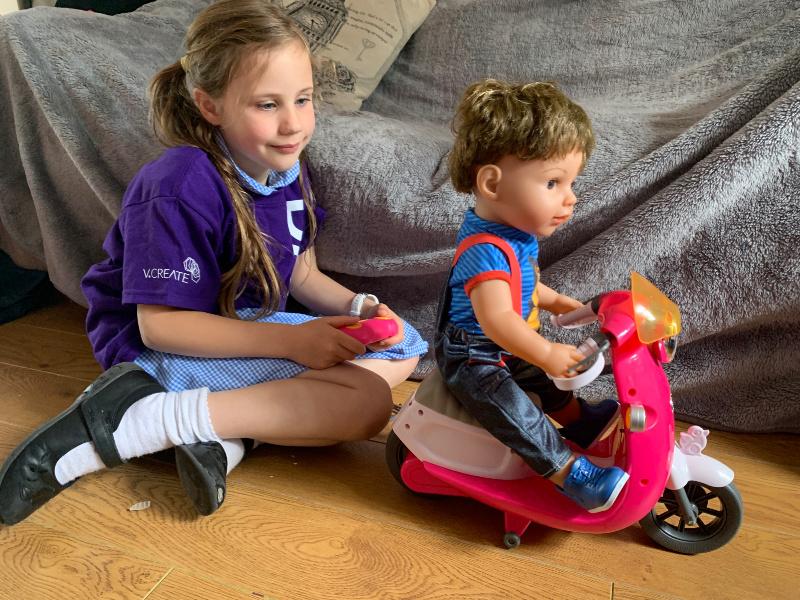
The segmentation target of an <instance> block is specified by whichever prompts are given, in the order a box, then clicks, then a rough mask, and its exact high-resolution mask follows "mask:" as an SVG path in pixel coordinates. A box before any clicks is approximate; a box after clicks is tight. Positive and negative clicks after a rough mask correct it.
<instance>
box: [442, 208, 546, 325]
mask: <svg viewBox="0 0 800 600" xmlns="http://www.w3.org/2000/svg"><path fill="white" fill-rule="evenodd" d="M476 233H491V234H494V235H496V236H498V237H501V238H503V239H504V240H505V241H506V242H508V243H509V244H510V245H511V247H512V248H513V249H514V252H515V253H516V255H517V260H519V267H520V271H521V272H522V301H521V304H520V305H521V306H522V317H523V318H524V319H525V320H526V321H527V322H528V323H529V324H530V326H531V327H533V328H534V329H538V328H539V309H538V308H537V306H538V294H536V293H535V292H536V284H537V283H538V281H539V267H538V264H537V262H536V261H537V259H538V257H539V244H538V242H537V241H536V237H535V236H532V235H529V234H527V233H525V232H524V231H520V230H519V229H515V228H513V227H510V226H508V225H503V224H500V223H494V222H492V221H487V220H485V219H482V218H480V217H479V216H478V215H476V214H475V210H474V209H472V208H470V209H468V210H467V211H466V213H465V214H464V222H463V223H462V225H461V229H459V231H458V236H457V237H456V244H460V243H461V241H462V240H464V239H465V238H466V237H468V236H470V235H474V234H476ZM492 271H495V272H504V273H507V274H508V276H509V277H510V275H511V267H510V266H509V264H508V260H506V257H505V254H503V251H502V250H500V249H499V248H498V247H497V246H494V245H492V244H486V243H482V244H476V245H475V246H473V247H471V248H469V249H468V250H466V251H465V252H464V253H463V254H462V255H461V257H460V258H459V260H458V262H457V263H456V265H455V267H453V270H452V272H451V273H450V281H449V283H448V285H449V287H450V292H451V295H452V296H451V299H450V307H449V309H448V320H449V321H450V323H452V324H453V325H455V326H456V327H460V328H462V329H464V330H466V331H467V332H469V333H473V334H479V335H483V331H482V330H481V327H480V325H479V324H478V321H477V319H476V318H475V311H474V310H473V309H472V303H471V302H470V299H469V293H468V291H467V290H471V289H472V287H473V286H474V285H475V283H476V281H475V280H476V278H478V277H479V276H480V275H482V274H484V273H487V272H492ZM485 278H486V276H484V277H483V278H481V279H483V280H485ZM489 279H502V276H501V275H500V274H499V273H498V276H497V277H492V276H491V275H490V276H489Z"/></svg>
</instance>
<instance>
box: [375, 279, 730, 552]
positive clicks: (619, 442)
mask: <svg viewBox="0 0 800 600" xmlns="http://www.w3.org/2000/svg"><path fill="white" fill-rule="evenodd" d="M594 321H598V322H599V324H600V331H599V333H596V334H594V335H593V336H591V337H590V338H588V339H587V340H586V341H585V342H584V343H583V344H581V345H580V346H579V350H581V352H582V353H583V354H584V356H587V360H586V362H587V363H589V362H591V363H593V364H591V366H590V367H589V368H588V369H587V370H586V371H583V372H581V373H580V374H579V375H577V376H576V377H571V378H559V379H555V380H554V381H555V383H556V385H557V386H559V387H561V388H562V389H575V388H577V387H581V386H583V385H586V384H587V383H589V381H591V380H593V379H594V378H595V377H597V375H599V374H600V372H601V371H602V370H603V366H604V357H603V351H604V350H606V349H609V351H610V355H611V365H612V369H613V373H614V379H615V383H616V388H617V393H618V397H619V402H620V422H619V423H618V426H617V428H616V429H615V430H614V432H613V433H612V434H611V435H609V436H608V437H606V438H605V439H604V440H601V441H598V442H596V443H595V444H594V445H593V446H592V447H590V448H589V449H588V450H582V449H578V448H577V447H575V448H574V449H575V450H576V451H577V452H580V453H583V454H586V455H587V456H589V457H590V459H591V460H592V462H594V463H595V464H598V465H602V466H610V465H612V464H615V465H617V466H618V467H620V468H622V469H624V470H625V471H626V472H627V473H628V475H629V479H628V482H627V484H626V485H625V488H623V490H622V492H621V493H620V495H619V497H618V498H617V500H616V502H615V503H614V504H613V505H612V506H611V508H609V509H608V510H606V511H604V512H598V513H590V512H588V511H586V510H584V509H583V508H581V507H580V506H579V505H578V504H576V503H575V502H573V501H572V500H570V499H569V498H567V497H566V496H564V495H563V494H562V493H560V492H559V491H558V490H557V488H556V486H555V485H554V484H553V483H551V482H550V481H548V480H547V479H545V478H543V477H540V476H539V475H537V474H536V473H534V472H533V471H532V470H531V469H530V468H529V467H528V465H527V464H526V463H525V462H523V460H522V459H521V458H520V457H519V455H517V454H516V453H514V452H513V451H512V450H511V449H510V448H508V447H507V446H505V445H504V444H503V443H502V442H500V441H499V440H497V439H496V438H495V437H493V436H492V435H491V434H489V433H488V432H487V431H486V430H485V429H483V428H482V427H481V426H480V425H479V424H478V422H477V421H476V420H475V419H474V418H473V417H472V416H471V415H469V414H468V413H467V412H466V410H465V409H464V408H463V407H462V406H461V405H460V404H459V403H458V401H457V400H456V399H455V398H453V396H452V395H450V393H449V391H448V390H447V388H446V387H445V385H444V382H443V381H442V379H441V376H440V375H439V372H438V370H435V371H434V372H433V373H432V374H431V375H429V376H428V377H427V378H426V379H425V380H424V381H423V382H422V383H421V384H420V386H419V388H418V389H417V391H416V392H415V394H414V395H413V396H411V398H409V399H408V400H407V401H406V403H405V404H404V405H403V407H402V408H401V410H400V411H399V413H398V415H397V418H396V419H395V422H394V425H393V427H392V432H391V433H390V435H389V438H388V441H387V444H386V459H387V462H388V465H389V469H390V470H391V472H392V474H393V475H394V477H395V478H396V479H397V480H398V481H399V482H400V483H401V484H402V485H404V486H405V487H406V488H408V489H409V490H411V491H413V492H416V493H419V494H434V495H450V496H467V497H470V498H474V499H475V500H478V501H479V502H483V503H484V504H488V505H489V506H493V507H495V508H498V509H499V510H501V511H503V514H504V517H505V532H506V533H505V536H504V538H503V542H504V544H505V546H506V547H507V548H515V547H517V546H519V544H520V536H521V535H522V534H523V533H524V532H525V530H526V529H527V527H528V525H530V523H531V522H532V521H535V522H537V523H541V524H543V525H547V526H548V527H554V528H557V529H564V530H567V531H579V532H589V533H606V532H611V531H617V530H620V529H622V528H624V527H628V526H629V525H632V524H634V523H636V522H639V524H640V525H641V526H642V528H643V529H644V531H645V532H646V533H647V535H649V536H650V537H651V538H652V539H653V540H654V541H655V542H656V543H658V544H660V545H661V546H663V547H665V548H667V549H669V550H673V551H675V552H680V553H683V554H697V553H701V552H708V551H710V550H715V549H717V548H719V547H721V546H723V545H724V544H726V543H727V542H728V541H730V540H731V539H732V538H733V537H734V535H735V534H736V532H737V531H738V529H739V526H740V525H741V522H742V515H743V507H742V501H741V497H740V496H739V492H738V491H737V489H736V487H735V486H734V484H733V471H732V470H731V469H730V468H728V467H727V466H725V465H724V464H722V463H721V462H719V461H718V460H716V459H714V458H711V457H709V456H706V455H704V454H703V453H702V449H703V448H704V447H705V445H706V438H707V436H708V431H707V430H704V429H702V428H700V427H697V426H692V427H690V428H689V430H688V432H686V433H681V435H680V440H679V441H678V443H676V442H675V424H674V416H673V407H672V400H671V395H670V388H669V383H668V381H667V377H666V375H665V374H664V371H663V368H662V363H666V362H669V361H671V360H672V358H673V356H674V355H675V351H676V349H677V342H676V336H677V335H678V333H679V332H680V312H679V311H678V307H677V306H675V304H673V303H672V302H671V301H670V300H669V299H667V297H666V296H664V295H663V294H662V293H661V292H660V291H659V290H658V289H657V288H656V287H655V286H654V285H653V284H652V283H650V282H649V281H647V280H646V279H645V278H644V277H642V276H641V275H639V274H637V273H632V274H631V291H614V292H609V293H606V294H603V295H601V296H598V297H597V298H595V299H594V300H593V301H591V302H590V303H588V304H586V305H584V306H583V307H581V308H579V309H577V310H574V311H572V312H570V313H567V314H563V315H560V316H558V317H554V318H553V322H554V323H555V324H557V325H560V326H563V327H577V326H581V325H586V324H589V323H591V322H594ZM582 362H583V361H582Z"/></svg>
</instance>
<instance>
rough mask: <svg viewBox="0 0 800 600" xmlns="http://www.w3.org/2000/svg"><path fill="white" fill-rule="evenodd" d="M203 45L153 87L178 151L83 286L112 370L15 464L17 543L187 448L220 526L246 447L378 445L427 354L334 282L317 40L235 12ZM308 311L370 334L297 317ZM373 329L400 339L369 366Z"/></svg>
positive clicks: (222, 8) (221, 17)
mask: <svg viewBox="0 0 800 600" xmlns="http://www.w3.org/2000/svg"><path fill="white" fill-rule="evenodd" d="M185 45H186V50H187V51H186V54H185V55H184V56H183V57H182V58H181V59H180V60H179V61H177V62H176V63H175V64H173V65H171V66H169V67H167V68H165V69H164V70H163V71H161V72H160V73H158V74H157V75H156V77H155V79H154V81H153V83H152V85H151V101H152V119H153V123H154V127H155V130H156V133H157V135H158V137H159V139H160V140H161V141H162V142H164V143H165V144H166V145H167V146H171V148H169V149H168V150H166V151H165V152H164V153H163V154H162V156H161V157H160V158H158V159H157V160H155V161H154V162H152V163H150V164H148V165H145V166H144V167H143V168H142V169H141V170H140V171H139V173H138V174H137V175H136V176H135V177H134V179H133V181H132V182H131V184H130V185H129V187H128V190H127V192H126V194H125V198H124V199H123V204H122V209H121V212H120V216H119V219H118V220H117V222H116V224H115V225H114V227H113V228H112V230H111V232H110V233H109V235H108V237H107V239H106V242H105V244H104V248H105V250H106V251H107V253H108V255H109V258H108V259H107V260H106V261H104V262H102V263H100V264H98V265H95V266H94V267H92V268H91V269H90V270H89V272H88V273H87V275H86V276H85V278H84V280H83V282H82V286H83V290H84V293H85V294H86V298H87V300H88V301H89V313H88V317H87V330H88V334H89V339H90V341H91V343H92V347H93V349H94V353H95V356H96V357H97V359H98V361H99V362H100V363H101V365H103V367H104V368H106V369H108V370H107V371H106V372H105V373H103V375H101V376H100V377H99V378H98V379H97V380H96V381H95V382H94V383H92V385H90V386H89V387H88V388H87V389H86V391H85V392H84V393H83V394H82V395H81V396H80V397H79V398H78V400H77V401H76V402H75V404H73V406H72V407H70V408H69V409H67V410H66V411H65V412H63V413H62V414H60V415H58V416H57V417H55V418H54V419H52V420H51V421H49V422H48V423H46V424H44V425H43V426H42V427H40V428H39V429H38V430H37V431H35V432H34V433H33V434H32V435H31V436H29V437H28V438H27V439H26V440H25V441H24V442H23V443H22V444H20V446H19V447H17V448H16V449H15V450H14V451H13V452H12V454H11V455H10V456H9V457H8V459H7V460H6V462H5V464H4V465H3V467H2V470H0V521H2V522H3V523H5V524H7V525H10V524H13V523H16V522H18V521H20V520H22V519H24V518H25V517H27V516H28V515H29V514H30V513H32V512H33V511H34V510H36V509H37V508H39V507H40V506H42V505H43V504H44V503H45V502H47V501H48V500H50V498H52V497H53V496H55V495H56V494H58V493H59V492H60V491H61V490H63V489H64V488H66V487H67V486H69V485H71V484H72V483H73V482H74V480H76V479H77V478H78V477H80V476H81V475H84V474H86V473H89V472H92V471H95V470H98V469H101V468H104V467H113V466H116V465H118V464H120V463H122V462H124V461H126V460H127V459H129V458H132V457H136V456H141V455H144V454H148V453H153V452H157V451H159V450H163V449H165V448H169V447H171V446H176V464H177V466H178V472H179V475H180V477H181V482H182V484H183V486H184V488H185V489H186V491H187V493H188V495H189V497H190V499H191V500H192V502H193V504H194V505H195V507H196V508H197V510H198V511H199V512H200V513H201V514H210V513H212V512H213V511H214V510H216V509H217V508H218V507H219V505H220V504H221V503H222V501H223V499H224V496H225V476H226V474H227V473H228V472H230V470H231V469H232V468H233V467H234V466H235V465H236V464H237V463H238V461H239V460H240V459H241V457H242V454H243V447H242V442H241V438H253V439H257V440H263V441H267V442H270V443H273V444H286V445H306V446H315V445H325V444H334V443H336V442H339V441H344V440H359V439H366V438H369V437H371V436H373V435H374V434H375V433H377V432H379V431H380V430H381V429H382V427H383V426H384V425H385V423H386V422H387V420H388V418H389V414H390V410H391V392H390V386H393V385H396V384H397V383H399V382H401V381H403V380H404V379H406V378H407V377H408V375H410V374H411V372H412V370H413V369H414V367H415V365H416V363H417V360H418V357H419V355H420V354H423V353H424V352H425V351H426V349H427V347H426V344H425V342H424V341H422V340H421V338H420V337H419V334H418V333H417V332H416V331H414V330H413V329H412V328H411V327H410V326H408V325H407V324H404V323H403V321H402V320H401V319H399V318H398V317H397V316H396V315H395V314H394V313H393V312H392V311H391V310H390V309H389V308H388V307H387V306H386V305H384V304H379V303H378V300H377V298H375V297H374V296H372V295H368V294H354V293H353V292H351V291H350V290H348V289H346V288H344V287H342V286H341V285H339V284H337V283H336V282H334V281H333V280H332V279H330V278H329V277H327V276H326V275H323V274H322V273H321V272H320V271H319V270H318V268H317V263H316V258H315V255H314V247H313V242H314V239H315V235H316V232H317V230H318V227H319V224H320V223H321V221H322V220H323V218H324V211H322V209H320V208H319V207H317V206H315V204H314V200H313V194H312V193H311V188H310V186H309V181H308V173H307V170H306V167H305V165H304V164H303V163H302V161H301V160H300V159H301V155H302V152H303V149H304V148H305V146H306V145H307V144H308V142H309V140H310V138H311V135H312V133H313V131H314V108H313V102H312V96H313V92H314V84H313V71H312V63H311V55H310V52H309V48H308V45H307V43H306V41H305V40H304V38H303V35H302V34H301V32H300V30H299V29H298V28H297V26H296V25H295V24H294V23H293V22H292V21H291V19H289V18H288V17H287V16H286V15H285V14H284V13H282V12H281V11H280V10H279V9H278V8H275V7H273V6H271V5H270V4H269V3H268V2H265V1H264V0H247V1H243V0H223V1H221V2H218V3H215V4H213V5H211V6H210V7H208V8H207V9H206V10H204V11H203V12H202V13H201V14H200V15H199V16H198V17H197V19H196V20H195V21H194V23H193V24H192V25H191V26H190V28H189V31H188V33H187V36H186V40H185ZM289 293H291V294H292V296H293V297H294V298H295V299H297V300H298V301H299V302H300V303H302V304H303V305H305V306H307V307H308V308H309V309H311V310H313V311H316V312H318V313H320V314H323V315H347V314H348V313H349V315H350V316H328V317H321V318H312V317H309V316H306V315H300V314H291V313H286V312H281V311H283V310H284V309H285V305H286V300H287V295H288V294H289ZM371 316H384V317H390V318H393V319H395V320H396V321H397V323H398V329H399V332H398V334H397V335H395V336H393V337H392V338H389V339H386V340H384V341H383V342H380V343H378V344H375V345H373V346H372V347H371V352H369V353H367V354H365V352H366V349H365V347H364V346H363V345H362V344H361V343H360V342H357V341H356V340H354V339H353V338H351V337H350V336H348V335H346V334H344V333H342V332H341V331H340V330H339V329H338V328H339V327H342V326H344V325H350V324H353V323H354V322H356V321H358V319H359V318H364V317H371ZM357 356H359V357H360V358H357V359H356V357H357ZM131 361H133V362H131ZM112 365H113V366H112Z"/></svg>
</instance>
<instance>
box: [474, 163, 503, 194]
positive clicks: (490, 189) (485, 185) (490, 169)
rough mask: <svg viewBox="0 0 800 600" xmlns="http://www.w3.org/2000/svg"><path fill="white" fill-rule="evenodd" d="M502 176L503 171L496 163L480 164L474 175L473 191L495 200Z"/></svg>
mask: <svg viewBox="0 0 800 600" xmlns="http://www.w3.org/2000/svg"><path fill="white" fill-rule="evenodd" d="M502 178H503V171H502V170H501V169H500V167H498V166H497V165H481V167H480V168H479V169H478V172H477V173H476V175H475V191H476V192H477V193H478V194H479V195H480V196H481V197H483V198H486V199H487V200H495V199H496V198H497V186H498V184H499V183H500V180H501V179H502Z"/></svg>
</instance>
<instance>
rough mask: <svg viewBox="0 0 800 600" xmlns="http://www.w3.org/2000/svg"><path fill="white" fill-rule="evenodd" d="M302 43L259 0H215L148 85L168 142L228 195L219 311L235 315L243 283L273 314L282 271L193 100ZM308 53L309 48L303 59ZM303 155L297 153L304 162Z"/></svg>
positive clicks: (156, 122)
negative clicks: (208, 168)
mask: <svg viewBox="0 0 800 600" xmlns="http://www.w3.org/2000/svg"><path fill="white" fill-rule="evenodd" d="M289 43H300V44H302V45H303V46H304V47H305V48H306V50H307V51H308V43H307V41H306V39H305V37H304V36H303V34H302V32H301V30H300V29H299V28H298V26H297V25H296V24H295V23H294V21H292V19H291V18H289V17H288V16H287V15H286V14H285V13H284V12H283V11H282V10H281V9H280V8H278V7H276V6H273V5H270V4H269V3H268V2H266V1H265V0H220V1H219V2H215V3H214V4H212V5H210V6H209V7H208V8H206V9H205V10H203V11H202V12H201V13H200V14H199V15H198V16H197V18H196V19H195V20H194V22H193V23H192V24H191V25H190V26H189V30H188V32H187V33H186V39H185V40H184V44H185V47H186V54H185V55H184V56H183V57H182V58H181V59H180V60H178V61H175V62H174V63H173V64H171V65H169V66H168V67H166V68H164V69H162V70H161V71H160V72H159V73H157V74H156V76H155V77H154V78H153V81H152V82H151V84H150V101H151V112H150V119H151V122H152V125H153V128H154V130H155V134H156V136H157V137H158V139H159V141H161V142H162V143H163V144H165V145H166V146H195V147H197V148H200V149H201V150H205V151H206V152H207V153H208V155H209V157H210V159H211V162H212V163H213V164H214V166H215V167H216V168H217V170H218V171H219V173H220V175H221V176H222V179H223V180H224V182H225V185H226V187H227V188H228V191H229V192H230V195H231V199H232V201H233V208H234V212H235V214H236V221H237V259H236V262H235V263H234V265H233V266H232V267H231V268H230V269H229V270H228V271H226V272H225V273H224V274H223V275H222V284H221V287H220V293H219V298H218V303H219V307H220V312H221V313H222V314H223V315H227V316H230V317H236V308H235V304H236V299H237V298H238V297H239V296H240V295H241V294H242V292H243V291H244V290H245V288H246V286H247V284H248V282H251V281H252V282H254V283H255V284H256V285H257V286H258V289H259V290H260V291H261V295H262V306H261V310H260V311H259V315H257V316H261V315H264V314H266V313H272V312H275V311H276V310H277V309H278V307H279V305H280V300H281V296H282V293H283V289H282V287H283V286H282V283H281V278H280V275H279V274H278V271H277V269H276V268H275V263H274V261H273V260H272V256H271V255H270V253H269V251H268V250H267V242H268V241H270V242H271V240H267V239H266V235H265V234H264V233H263V232H262V231H261V229H260V228H259V226H258V223H257V222H256V217H255V213H254V212H253V209H252V206H251V199H250V196H249V195H248V193H247V192H246V191H245V189H244V188H243V187H242V184H241V182H240V180H239V177H238V176H237V174H236V168H235V166H234V164H233V162H232V160H231V159H230V157H229V156H228V155H227V154H226V152H225V151H224V150H223V149H222V147H221V146H220V144H219V142H218V138H217V136H218V135H219V134H218V132H217V129H216V127H214V126H213V125H211V124H210V123H209V122H208V121H206V120H205V119H204V118H203V117H202V116H201V114H200V111H199V110H198V109H197V106H196V105H195V103H194V100H193V99H192V89H193V88H199V89H202V90H203V91H205V92H206V93H207V94H209V95H210V96H211V97H212V98H219V97H221V96H222V95H223V93H224V92H225V89H226V88H227V86H228V84H229V83H230V82H231V80H232V79H233V77H234V76H235V75H236V74H237V71H238V69H240V68H241V67H242V64H243V62H244V60H245V59H246V58H248V57H252V56H253V55H254V54H255V53H256V52H258V51H261V50H272V49H275V48H278V47H281V46H284V45H285V44H289ZM310 57H311V53H310V51H309V58H310ZM304 159H305V155H304V154H303V156H301V162H304ZM300 188H301V189H302V192H303V201H304V203H305V207H306V214H307V219H308V223H309V232H308V235H309V238H308V239H309V244H310V243H311V242H313V240H314V237H315V234H316V229H317V222H316V219H315V217H314V200H313V195H312V194H311V190H310V188H309V187H308V185H307V183H306V182H305V181H304V178H303V168H302V166H301V169H300Z"/></svg>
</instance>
